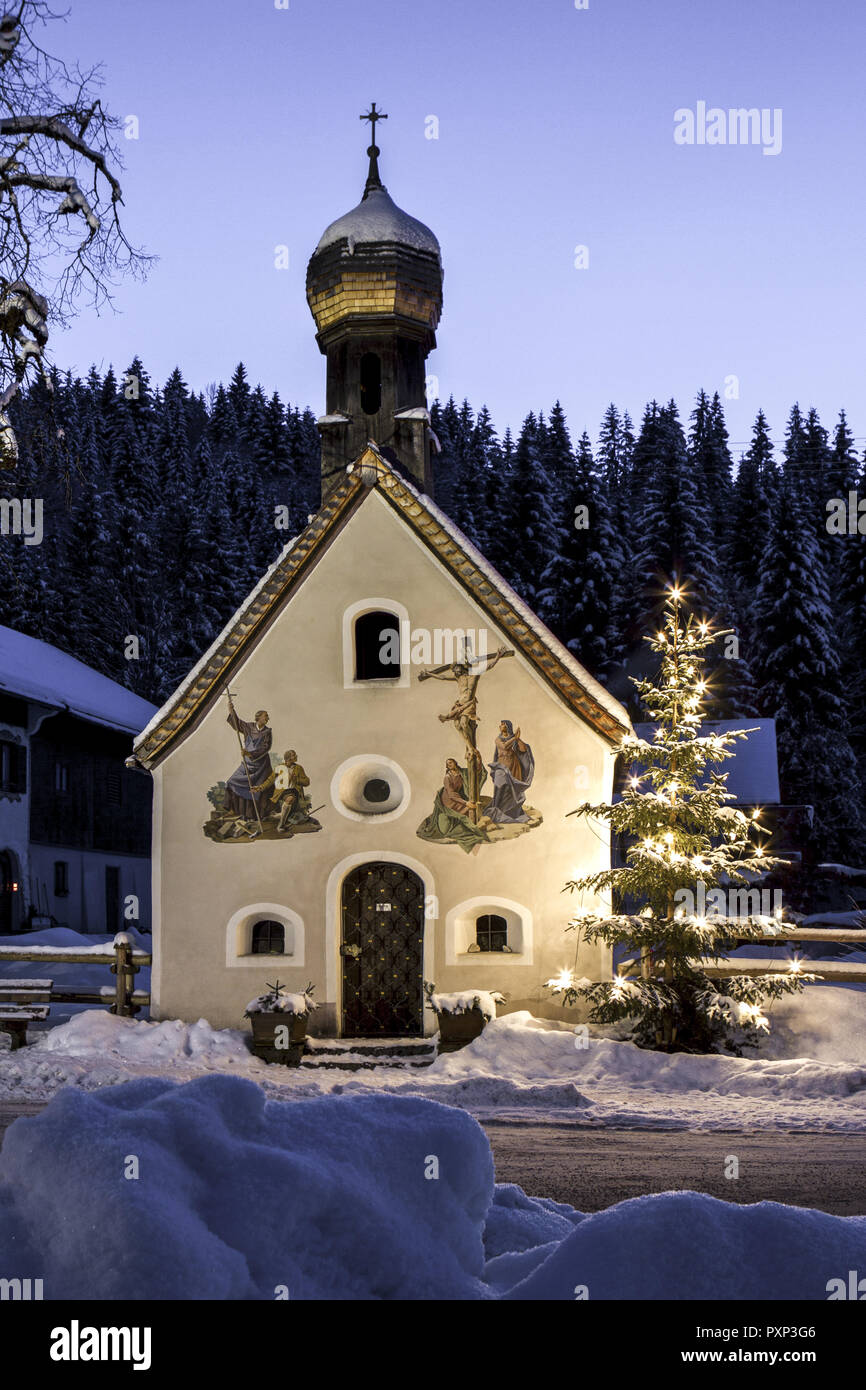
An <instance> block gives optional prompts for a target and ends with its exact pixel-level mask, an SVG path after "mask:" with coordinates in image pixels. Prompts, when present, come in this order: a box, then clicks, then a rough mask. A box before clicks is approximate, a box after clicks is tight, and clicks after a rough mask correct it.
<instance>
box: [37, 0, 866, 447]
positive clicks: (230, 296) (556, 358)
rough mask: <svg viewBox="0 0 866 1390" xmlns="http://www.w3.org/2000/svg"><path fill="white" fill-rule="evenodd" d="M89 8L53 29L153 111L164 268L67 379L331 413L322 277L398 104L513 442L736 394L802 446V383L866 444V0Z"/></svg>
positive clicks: (71, 357)
mask: <svg viewBox="0 0 866 1390" xmlns="http://www.w3.org/2000/svg"><path fill="white" fill-rule="evenodd" d="M579 2H580V3H584V0H579ZM69 4H70V14H69V18H68V20H67V22H66V24H65V25H62V24H60V25H53V26H52V27H51V33H50V35H48V36H47V38H48V42H47V47H49V49H52V50H53V51H55V52H61V53H63V54H64V55H65V56H75V57H77V58H79V59H80V60H81V61H82V62H86V61H95V60H102V61H103V62H104V64H105V79H106V81H105V92H104V96H105V100H106V104H107V105H108V107H109V109H112V110H113V111H114V112H115V113H116V114H118V115H120V116H127V115H130V114H132V115H135V116H137V117H138V120H139V123H140V138H139V139H138V140H126V139H122V140H121V143H122V145H123V150H124V156H125V160H126V166H127V167H126V174H125V178H124V188H125V195H126V226H127V231H128V233H129V235H130V236H131V239H132V240H133V241H137V242H139V243H143V244H144V245H145V246H146V247H147V249H149V250H150V251H152V252H154V253H156V254H157V255H158V256H159V257H160V260H159V263H158V264H157V265H156V266H155V267H154V268H153V270H152V271H151V274H150V277H149V280H148V281H147V283H146V284H145V285H143V286H142V285H138V284H129V285H127V286H125V287H123V288H122V289H121V290H120V292H119V293H118V295H117V298H116V307H117V308H118V309H119V310H120V312H119V313H118V314H116V315H114V314H112V313H111V311H110V310H109V311H107V312H105V313H103V315H102V316H101V317H98V318H97V317H96V315H95V314H93V313H91V312H89V311H86V312H84V313H82V315H81V316H80V317H79V319H78V320H77V322H76V323H75V324H74V326H73V327H72V328H71V329H70V330H69V331H67V332H66V333H64V334H58V335H56V336H55V338H54V342H53V350H54V356H55V360H56V361H57V362H58V365H60V366H61V367H64V368H65V367H71V368H73V370H75V371H78V372H84V371H86V369H87V368H88V366H89V365H90V364H91V363H92V362H95V363H96V364H97V365H98V366H100V367H102V368H105V367H107V366H108V364H109V363H114V365H115V367H116V368H117V369H118V370H120V369H122V368H123V367H125V366H126V365H127V364H128V362H129V360H130V359H131V358H132V356H133V355H134V353H135V352H138V353H139V354H140V355H141V357H142V358H143V360H144V363H145V366H146V367H147V369H148V370H149V372H150V373H151V375H152V376H153V377H155V378H157V379H158V380H159V381H162V380H164V379H165V377H166V375H167V374H168V373H169V371H170V370H171V369H172V368H173V367H174V366H175V365H179V366H180V368H181V370H182V372H183V374H184V376H185V378H186V380H187V381H188V383H189V384H190V385H191V386H192V387H193V388H195V389H200V388H203V387H205V386H206V385H207V384H208V383H210V382H214V381H218V380H226V379H227V378H228V377H229V375H230V374H231V372H232V370H233V368H234V366H235V364H236V362H237V361H238V360H239V359H242V360H243V361H244V362H245V363H246V365H247V369H248V371H249V375H250V378H251V379H252V380H253V381H261V382H262V384H263V385H264V386H265V388H266V389H267V390H272V389H278V390H279V391H280V394H281V395H282V397H283V399H284V400H291V401H292V402H297V403H300V404H302V405H307V404H309V405H311V406H312V407H313V409H314V410H316V412H317V413H318V412H319V411H320V410H322V409H323V408H324V381H325V375H324V358H323V357H322V356H321V355H320V353H319V351H318V348H317V347H316V343H315V338H314V329H313V322H312V318H311V317H310V314H309V310H308V309H307V305H306V301H305V298H304V275H305V270H306V263H307V260H308V258H309V256H310V254H311V252H312V250H313V248H314V246H315V244H316V241H317V239H318V237H319V235H320V233H321V232H322V231H323V230H324V227H325V226H326V224H327V223H329V222H330V221H332V220H333V219H334V218H335V217H337V216H339V215H340V214H341V213H343V212H345V211H347V210H348V209H349V208H350V207H353V206H354V205H355V203H357V202H358V200H359V198H360V195H361V192H362V190H363V183H364V178H365V174H366V157H365V155H364V149H365V146H366V144H367V139H368V136H367V132H368V127H367V126H366V125H362V123H361V122H360V121H359V119H358V116H359V113H360V112H361V111H365V110H367V109H368V106H369V102H370V100H371V99H372V100H375V101H376V102H377V104H378V105H379V107H380V109H382V110H384V111H387V112H388V113H389V119H388V120H387V121H385V122H383V123H382V125H380V126H379V132H380V137H379V143H380V146H381V148H382V151H383V154H382V158H381V160H380V168H381V173H382V178H383V181H384V182H385V183H386V185H387V186H388V190H389V192H390V193H391V196H392V197H393V198H394V200H395V202H397V203H398V204H399V205H400V206H401V207H403V208H405V209H406V211H407V212H410V213H412V214H413V215H414V216H416V217H419V218H420V219H421V220H422V221H424V222H427V223H428V224H429V225H430V226H431V227H432V228H433V230H434V231H435V232H436V234H437V235H438V237H439V240H440V242H441V244H442V249H443V260H444V264H445V307H444V312H443V318H442V323H441V325H440V329H439V334H438V337H439V348H438V349H437V351H436V352H435V353H434V354H433V356H432V357H431V358H430V370H431V372H433V373H435V374H436V376H437V377H438V380H439V387H440V395H441V396H442V397H443V399H444V398H446V397H447V396H448V395H449V394H450V393H452V392H453V393H454V395H455V396H456V397H457V398H458V400H459V399H461V398H462V397H463V396H468V397H469V399H470V400H471V401H472V403H473V404H474V405H475V406H476V407H478V406H480V405H481V404H482V403H484V402H486V403H487V404H488V405H489V407H490V409H491V411H492V413H493V418H494V421H495V423H496V425H497V427H498V429H499V430H500V432H501V431H503V430H504V429H505V426H506V425H507V424H510V425H511V426H512V428H513V429H514V428H516V427H518V426H519V424H520V422H521V420H522V418H523V416H524V415H525V414H526V413H527V412H528V411H529V410H530V409H536V410H537V409H545V410H546V409H547V408H548V407H549V406H550V405H551V404H552V402H553V401H554V399H555V398H556V397H557V396H559V397H560V398H561V400H562V402H563V404H564V406H565V409H566V411H567V414H568V418H569V422H570V424H571V427H572V431H573V433H574V434H577V433H579V432H580V430H582V429H583V428H587V429H588V430H589V432H590V434H591V435H592V437H593V438H595V435H596V433H597V429H598V423H599V420H600V417H601V414H602V411H603V410H604V407H605V406H606V404H607V403H608V401H610V400H615V401H616V402H617V403H618V404H619V405H620V406H621V407H622V408H627V409H629V410H630V411H631V412H632V414H633V415H634V416H636V417H638V416H639V414H640V412H641V410H642V408H643V405H644V403H645V402H646V401H647V400H648V399H649V398H651V397H653V396H656V397H658V398H659V399H667V398H669V397H670V396H674V397H675V398H676V399H677V400H678V402H679V405H680V409H681V412H682V413H683V415H684V416H686V417H687V415H688V413H689V411H690V409H691V405H692V400H693V397H694V394H695V392H696V390H697V389H698V388H699V387H700V386H704V387H705V388H706V389H707V390H708V391H713V390H716V389H718V390H719V391H720V393H722V394H723V395H724V394H725V389H726V380H727V383H728V395H729V399H728V400H727V402H726V409H727V413H728V421H729V425H730V429H731V438H732V441H733V442H734V443H738V442H740V441H745V440H748V437H749V433H750V428H751V424H752V421H753V419H754V415H755V412H756V411H757V409H758V407H759V406H763V407H764V409H765V411H766V413H767V415H768V418H769V420H770V424H771V427H772V430H773V437H774V438H775V439H781V438H782V436H783V431H784V422H785V416H786V415H787V412H788V409H789V407H790V405H791V403H792V402H793V400H794V399H799V400H800V402H801V404H802V405H803V406H804V407H805V406H808V405H812V404H814V405H816V406H817V407H818V409H819V411H820V412H821V416H822V419H823V421H824V424H825V425H828V426H832V424H833V422H834V420H835V417H836V414H837V412H838V409H839V407H840V406H842V405H844V406H845V407H846V409H847V411H848V414H849V419H850V420H851V423H852V426H853V429H854V433H855V434H856V435H858V436H863V435H864V434H866V408H864V404H863V401H862V398H861V397H862V373H863V361H864V356H866V354H864V347H866V343H864V336H866V327H864V325H866V312H864V310H866V304H864V290H863V283H864V276H863V270H862V261H863V249H862V248H863V226H864V221H866V208H864V191H863V144H864V115H866V98H864V81H863V52H864V37H866V13H864V9H863V7H862V6H860V5H857V4H852V3H851V0H821V3H820V4H818V3H814V0H808V2H807V0H726V3H725V4H724V5H721V4H716V3H712V2H711V0H588V8H587V9H577V8H576V7H575V0H437V3H436V4H432V3H422V0H276V3H275V0H147V3H145V4H136V5H130V4H121V3H118V0H69ZM284 4H285V5H287V8H277V5H284ZM700 102H704V103H706V107H707V108H708V109H709V108H713V107H718V108H722V110H723V111H724V112H725V113H727V111H728V110H729V109H731V108H737V107H756V108H759V109H765V108H766V109H767V111H768V112H770V113H771V112H773V111H774V110H776V109H780V110H781V113H782V118H781V137H782V139H781V151H780V152H779V153H777V154H764V153H763V149H762V147H761V146H760V145H753V144H749V145H743V144H730V143H728V144H725V145H720V144H715V145H712V144H709V143H704V144H699V143H694V144H692V145H683V144H677V143H676V142H675V139H674V130H675V121H674V112H675V111H677V110H678V109H681V108H690V109H691V110H692V111H695V112H697V110H698V104H699V103H700ZM430 116H435V117H437V118H438V122H439V138H438V139H435V140H434V139H428V138H426V137H425V129H426V128H429V124H427V125H425V122H426V120H427V118H428V117H430ZM776 122H777V125H776V128H775V130H776V138H777V139H778V117H777V118H776ZM680 124H681V125H682V124H683V123H682V121H681V123H680ZM718 128H719V127H718V121H717V120H716V132H718ZM710 138H711V137H710ZM279 245H287V246H288V247H289V261H290V263H289V268H288V269H287V270H285V269H284V270H277V269H275V267H274V259H275V247H277V246H279ZM579 245H582V246H585V247H587V248H588V251H589V265H588V267H587V268H585V269H576V268H575V248H576V247H577V246H579ZM731 378H737V379H738V382H737V383H734V382H732V381H731V380H730V379H731ZM737 390H738V392H739V396H738V398H730V397H731V396H732V394H733V393H734V392H736V391H737Z"/></svg>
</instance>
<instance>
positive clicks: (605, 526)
mask: <svg viewBox="0 0 866 1390" xmlns="http://www.w3.org/2000/svg"><path fill="white" fill-rule="evenodd" d="M562 498H563V506H564V510H565V512H566V527H565V529H564V532H563V535H562V538H561V540H560V543H559V546H558V547H557V549H556V550H555V551H554V554H553V555H552V556H551V559H550V561H549V563H548V565H547V567H546V568H545V570H544V572H543V574H542V577H541V584H540V586H539V590H538V595H537V600H536V611H537V612H538V616H539V617H540V618H541V619H542V621H543V622H545V623H546V624H547V626H548V627H549V628H550V629H551V631H552V632H554V633H556V635H557V637H559V639H560V641H562V642H564V643H565V645H566V646H567V647H568V649H569V651H571V652H573V654H574V655H575V656H576V657H577V658H578V660H579V661H581V662H582V663H583V664H584V665H585V666H586V667H587V669H588V670H589V671H591V672H592V674H593V675H595V676H597V677H599V678H600V679H603V678H604V677H605V676H606V675H607V673H608V671H609V669H610V666H611V664H612V662H613V659H614V656H615V654H616V651H617V637H616V633H615V632H614V631H613V630H612V624H611V619H612V605H611V594H612V591H613V584H614V571H615V564H616V557H617V545H616V540H615V537H614V534H613V527H612V525H611V519H610V511H609V508H608V501H607V490H606V488H605V486H604V483H603V481H602V480H601V479H600V478H599V477H598V476H597V473H596V469H595V464H594V461H593V456H592V445H591V444H590V440H589V436H588V435H587V434H586V432H584V433H583V434H582V435H581V437H580V440H579V443H578V448H577V455H576V457H575V459H574V463H573V465H572V468H571V476H570V478H568V479H567V480H566V485H565V486H564V488H563V493H562Z"/></svg>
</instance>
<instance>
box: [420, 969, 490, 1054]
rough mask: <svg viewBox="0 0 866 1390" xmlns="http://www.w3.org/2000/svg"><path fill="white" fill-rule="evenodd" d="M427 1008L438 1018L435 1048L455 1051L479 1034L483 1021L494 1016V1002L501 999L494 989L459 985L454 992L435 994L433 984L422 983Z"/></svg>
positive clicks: (484, 1022)
mask: <svg viewBox="0 0 866 1390" xmlns="http://www.w3.org/2000/svg"><path fill="white" fill-rule="evenodd" d="M424 993H425V994H426V996H427V1008H428V1009H432V1010H433V1012H434V1013H435V1015H436V1017H437V1019H438V1021H439V1049H438V1050H439V1052H456V1051H457V1049H458V1048H460V1047H465V1046H466V1044H467V1043H471V1042H474V1040H475V1039H476V1038H477V1037H479V1036H480V1034H481V1031H482V1029H483V1028H484V1025H485V1024H486V1023H488V1022H489V1020H490V1019H491V1018H495V1017H496V1005H497V1004H504V1003H505V995H504V994H500V993H499V991H498V990H495V989H494V990H486V989H462V990H458V991H457V992H456V993H455V994H437V993H436V986H435V985H434V984H431V983H430V982H429V981H425V983H424Z"/></svg>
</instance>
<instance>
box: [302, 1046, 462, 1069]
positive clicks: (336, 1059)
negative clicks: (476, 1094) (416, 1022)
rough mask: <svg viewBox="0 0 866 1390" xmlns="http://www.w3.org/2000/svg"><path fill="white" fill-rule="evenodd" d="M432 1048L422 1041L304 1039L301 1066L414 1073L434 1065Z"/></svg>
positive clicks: (434, 1056) (434, 1055) (434, 1049)
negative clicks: (389, 1068)
mask: <svg viewBox="0 0 866 1390" xmlns="http://www.w3.org/2000/svg"><path fill="white" fill-rule="evenodd" d="M435 1058H436V1047H435V1044H434V1043H432V1042H430V1041H428V1040H427V1039H426V1038H307V1042H306V1047H305V1049H304V1055H303V1057H302V1059H301V1066H302V1067H306V1068H308V1069H311V1070H315V1069H317V1068H318V1069H325V1070H331V1071H333V1070H336V1069H339V1070H341V1071H362V1070H371V1069H372V1068H373V1067H396V1068H400V1067H403V1068H406V1069H412V1070H415V1069H417V1068H418V1067H429V1066H430V1064H431V1062H433V1061H435Z"/></svg>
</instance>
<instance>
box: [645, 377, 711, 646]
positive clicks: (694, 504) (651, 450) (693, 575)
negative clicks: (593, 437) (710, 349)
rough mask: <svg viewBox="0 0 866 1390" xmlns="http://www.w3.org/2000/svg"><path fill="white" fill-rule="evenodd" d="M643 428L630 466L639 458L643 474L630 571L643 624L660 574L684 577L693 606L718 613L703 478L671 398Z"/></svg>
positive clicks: (657, 585) (656, 409) (709, 526)
mask: <svg viewBox="0 0 866 1390" xmlns="http://www.w3.org/2000/svg"><path fill="white" fill-rule="evenodd" d="M645 429H647V431H648V434H649V436H650V437H649V438H648V439H647V440H645V441H644V444H643V445H642V443H641V439H639V440H638V442H637V445H636V446H635V471H637V469H638V463H639V466H640V472H641V474H642V475H643V476H642V483H641V487H642V491H641V494H640V496H639V497H638V498H636V499H635V501H636V504H637V515H636V518H635V529H636V531H637V535H638V541H637V553H636V556H635V573H636V579H637V582H638V584H639V586H640V589H641V599H642V610H643V617H644V622H643V624H642V626H643V627H644V628H645V627H646V626H647V621H646V619H647V617H648V615H649V613H650V612H651V611H652V608H653V605H654V603H655V595H656V594H657V593H658V590H659V581H660V578H661V576H663V575H665V574H676V575H678V576H679V578H680V579H681V580H683V581H684V582H687V583H688V585H689V588H690V591H691V593H692V595H693V600H694V603H695V606H696V607H698V608H701V609H702V610H703V611H705V612H717V611H718V609H719V607H720V606H721V598H722V595H721V592H720V584H719V575H718V563H717V557H716V553H715V542H714V537H713V525H712V516H711V513H710V508H709V504H708V501H707V497H706V493H705V492H704V489H703V486H702V484H703V479H702V478H701V477H696V475H695V470H694V468H693V467H692V464H691V461H690V459H689V455H688V450H687V448H686V441H685V438H684V436H683V431H682V426H681V424H680V419H679V412H678V411H677V407H676V403H675V402H674V401H670V402H669V403H668V405H667V406H665V407H664V408H663V409H661V410H658V408H657V407H656V408H654V409H652V410H651V414H650V415H649V416H647V417H645ZM643 435H644V431H643V430H642V431H641V436H642V438H643Z"/></svg>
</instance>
